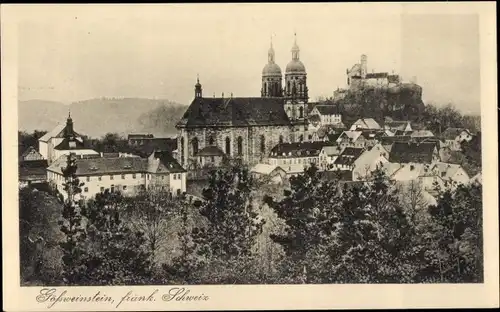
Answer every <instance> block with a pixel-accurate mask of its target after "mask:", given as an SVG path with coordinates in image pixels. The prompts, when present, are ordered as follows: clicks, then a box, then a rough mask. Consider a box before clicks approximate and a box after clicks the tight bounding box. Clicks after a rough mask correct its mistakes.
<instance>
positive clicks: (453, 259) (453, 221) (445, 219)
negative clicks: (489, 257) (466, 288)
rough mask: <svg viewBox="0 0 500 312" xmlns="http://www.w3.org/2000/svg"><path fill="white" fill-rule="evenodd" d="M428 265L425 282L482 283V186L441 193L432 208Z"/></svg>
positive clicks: (464, 186) (427, 254) (462, 186)
mask: <svg viewBox="0 0 500 312" xmlns="http://www.w3.org/2000/svg"><path fill="white" fill-rule="evenodd" d="M429 213H430V215H431V223H430V224H429V226H428V229H427V233H428V234H427V236H426V239H427V241H428V242H429V246H430V248H429V249H428V250H427V251H426V260H427V266H426V267H425V269H424V270H423V271H422V273H421V275H422V279H423V281H431V282H441V283H459V282H462V283H463V282H466V283H478V282H479V283H480V282H482V281H483V278H484V277H483V265H484V264H483V232H482V225H483V222H482V186H481V185H477V184H471V185H459V186H458V187H457V188H456V189H455V190H454V191H451V190H446V191H444V192H441V193H440V195H439V198H438V202H437V205H433V206H430V207H429Z"/></svg>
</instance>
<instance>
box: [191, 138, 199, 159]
mask: <svg viewBox="0 0 500 312" xmlns="http://www.w3.org/2000/svg"><path fill="white" fill-rule="evenodd" d="M191 144H192V145H193V155H196V154H198V138H194V139H193V141H191Z"/></svg>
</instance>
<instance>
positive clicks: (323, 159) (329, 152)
mask: <svg viewBox="0 0 500 312" xmlns="http://www.w3.org/2000/svg"><path fill="white" fill-rule="evenodd" d="M341 152H342V148H340V147H339V146H337V145H327V146H323V148H322V149H321V152H320V153H319V166H320V168H322V169H323V170H326V169H327V168H329V167H330V166H332V165H333V163H334V162H335V160H336V159H337V157H338V156H339V155H340V153H341Z"/></svg>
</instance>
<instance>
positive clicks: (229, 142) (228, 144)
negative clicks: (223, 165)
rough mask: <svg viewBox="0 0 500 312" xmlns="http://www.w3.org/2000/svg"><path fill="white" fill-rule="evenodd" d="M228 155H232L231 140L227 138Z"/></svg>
mask: <svg viewBox="0 0 500 312" xmlns="http://www.w3.org/2000/svg"><path fill="white" fill-rule="evenodd" d="M226 154H227V155H230V154H231V139H230V138H228V137H226Z"/></svg>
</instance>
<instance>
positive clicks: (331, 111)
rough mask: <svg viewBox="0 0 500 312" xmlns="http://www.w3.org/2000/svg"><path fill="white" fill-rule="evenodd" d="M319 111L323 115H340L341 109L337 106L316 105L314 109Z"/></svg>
mask: <svg viewBox="0 0 500 312" xmlns="http://www.w3.org/2000/svg"><path fill="white" fill-rule="evenodd" d="M314 108H315V109H317V110H318V112H319V113H320V114H321V115H340V112H339V108H338V106H337V105H333V104H330V105H324V104H323V105H316V106H315V107H314Z"/></svg>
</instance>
